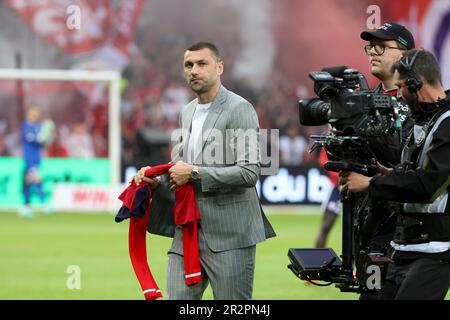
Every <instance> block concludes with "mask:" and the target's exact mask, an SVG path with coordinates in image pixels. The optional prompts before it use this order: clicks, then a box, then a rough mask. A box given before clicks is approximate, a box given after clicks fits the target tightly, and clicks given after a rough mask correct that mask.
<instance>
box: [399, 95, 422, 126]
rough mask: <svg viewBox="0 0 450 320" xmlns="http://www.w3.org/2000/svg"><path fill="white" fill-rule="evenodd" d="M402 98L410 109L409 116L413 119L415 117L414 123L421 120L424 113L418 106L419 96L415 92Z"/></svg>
mask: <svg viewBox="0 0 450 320" xmlns="http://www.w3.org/2000/svg"><path fill="white" fill-rule="evenodd" d="M403 98H404V99H405V101H406V103H407V104H408V106H409V110H411V116H412V117H413V119H415V121H416V123H418V122H420V121H422V120H423V116H424V114H423V112H422V110H421V108H420V103H419V98H418V97H417V94H414V93H412V94H410V95H408V96H407V97H403Z"/></svg>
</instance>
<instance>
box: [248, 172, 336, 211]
mask: <svg viewBox="0 0 450 320" xmlns="http://www.w3.org/2000/svg"><path fill="white" fill-rule="evenodd" d="M331 187H332V183H331V182H330V179H329V177H328V174H327V172H326V171H325V170H324V169H322V168H320V167H313V166H295V167H294V166H292V167H281V168H280V169H279V170H278V172H277V173H276V174H274V175H271V176H261V178H260V180H259V182H258V184H257V185H256V190H257V191H258V194H259V197H260V199H261V203H262V204H270V205H278V204H279V205H287V204H292V205H294V204H295V205H298V204H321V203H322V201H323V200H324V198H325V197H326V196H327V194H328V192H329V189H330V188H331Z"/></svg>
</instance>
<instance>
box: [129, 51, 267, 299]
mask: <svg viewBox="0 0 450 320" xmlns="http://www.w3.org/2000/svg"><path fill="white" fill-rule="evenodd" d="M223 70H224V62H223V61H222V60H221V59H220V56H219V52H218V50H217V48H216V46H215V45H213V44H211V43H205V42H201V43H197V44H195V45H193V46H191V47H189V48H188V49H187V50H186V52H185V54H184V74H185V77H186V80H187V83H188V85H189V86H190V87H191V89H192V90H193V91H194V92H195V94H196V96H197V98H196V99H194V100H193V101H191V102H190V103H189V104H187V105H186V106H185V107H184V108H183V109H182V111H181V114H180V129H179V131H178V137H179V139H178V144H177V146H176V147H174V152H172V158H173V159H172V160H173V162H176V165H175V166H173V167H172V168H171V169H170V170H169V173H170V185H171V187H170V188H171V189H172V190H173V189H174V188H176V187H177V186H181V185H184V184H185V183H187V182H188V181H192V182H193V184H194V191H195V198H196V201H197V206H198V209H199V211H200V213H201V221H200V223H199V231H198V242H199V254H200V263H201V268H202V281H201V282H200V283H198V284H195V285H192V286H187V285H186V284H185V279H184V265H183V245H182V238H181V228H180V227H175V230H174V240H173V243H172V247H171V248H170V250H169V253H168V257H169V262H168V270H167V291H168V298H169V299H201V298H202V295H203V292H204V291H205V289H206V287H207V286H208V284H209V283H211V287H212V291H213V295H214V298H215V299H242V300H243V299H251V298H252V292H253V279H254V270H255V253H256V244H257V243H259V242H261V241H264V240H265V239H266V238H269V237H272V236H275V233H274V231H273V229H272V227H271V225H270V223H269V222H268V220H267V219H266V217H265V215H264V213H263V212H262V208H261V206H260V203H259V199H258V196H257V193H256V189H255V184H256V182H257V181H258V179H259V175H260V160H259V159H260V154H259V141H258V137H259V124H258V117H257V114H256V112H255V110H254V108H253V106H252V105H251V104H250V103H249V102H248V101H246V100H245V99H243V98H242V97H240V96H238V95H236V94H235V93H233V92H231V91H228V90H227V89H225V88H224V87H223V86H222V84H221V79H220V77H221V74H222V73H223ZM144 169H145V168H144ZM135 180H136V182H140V181H142V180H144V181H148V182H150V180H149V179H148V178H144V177H143V171H142V169H141V170H140V171H139V173H138V174H137V175H136V178H135ZM152 214H153V212H152ZM162 224H163V223H160V225H162ZM161 228H163V227H162V226H161ZM161 228H159V227H158V226H153V227H149V231H150V232H152V231H153V232H154V233H157V234H165V235H167V232H164V230H161ZM158 229H160V230H158Z"/></svg>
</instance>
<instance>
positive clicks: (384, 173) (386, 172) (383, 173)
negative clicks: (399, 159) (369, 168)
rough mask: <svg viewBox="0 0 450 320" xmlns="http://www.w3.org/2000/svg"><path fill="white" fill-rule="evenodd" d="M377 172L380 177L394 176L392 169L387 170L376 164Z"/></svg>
mask: <svg viewBox="0 0 450 320" xmlns="http://www.w3.org/2000/svg"><path fill="white" fill-rule="evenodd" d="M377 171H378V173H379V174H380V175H381V176H391V175H393V174H394V168H388V167H385V166H383V165H382V164H380V163H379V162H377Z"/></svg>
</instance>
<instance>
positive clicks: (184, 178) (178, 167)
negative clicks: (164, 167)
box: [169, 160, 194, 190]
mask: <svg viewBox="0 0 450 320" xmlns="http://www.w3.org/2000/svg"><path fill="white" fill-rule="evenodd" d="M193 168H194V166H193V165H192V164H189V163H186V162H183V161H181V160H180V161H178V162H177V163H176V164H175V165H174V166H173V167H172V168H170V169H169V174H170V190H174V189H175V188H176V187H179V186H182V185H184V184H186V183H187V182H188V181H189V180H190V178H191V172H192V169H193Z"/></svg>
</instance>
